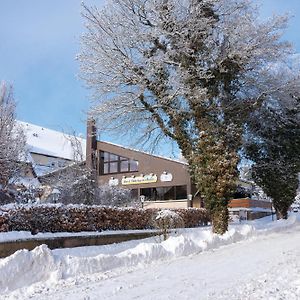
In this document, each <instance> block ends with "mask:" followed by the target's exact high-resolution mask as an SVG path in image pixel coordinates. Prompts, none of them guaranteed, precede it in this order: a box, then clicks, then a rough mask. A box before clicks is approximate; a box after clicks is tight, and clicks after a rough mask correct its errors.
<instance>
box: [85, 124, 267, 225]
mask: <svg viewBox="0 0 300 300" xmlns="http://www.w3.org/2000/svg"><path fill="white" fill-rule="evenodd" d="M96 136H97V135H96V127H95V124H94V121H92V120H91V121H88V127H87V139H86V145H87V150H86V164H87V166H88V167H89V168H91V169H93V170H94V172H95V173H96V174H95V175H96V178H97V182H98V185H104V184H108V185H110V186H117V187H121V188H127V189H130V190H131V191H132V196H133V197H135V198H137V199H142V200H144V207H148V208H154V207H155V208H187V207H198V208H199V207H203V206H204V203H203V201H201V198H200V196H199V195H197V190H196V188H195V187H194V185H193V184H192V182H191V177H190V174H189V172H188V164H187V163H186V162H183V161H178V160H173V159H169V158H165V157H160V156H156V155H152V154H148V153H145V152H141V151H137V150H134V149H130V148H126V147H123V146H120V145H116V144H112V143H108V142H103V141H97V138H96ZM240 185H241V186H245V185H249V184H248V183H247V184H246V183H245V182H242V181H241V182H240ZM247 188H248V189H249V186H247ZM141 196H142V197H141ZM236 198H237V199H233V200H231V201H230V202H229V211H230V212H231V214H234V215H240V217H241V218H242V219H253V218H256V217H262V216H264V215H267V214H270V213H271V204H270V202H266V201H261V200H253V199H251V195H249V197H246V196H245V198H242V199H241V197H240V195H238V194H237V195H236Z"/></svg>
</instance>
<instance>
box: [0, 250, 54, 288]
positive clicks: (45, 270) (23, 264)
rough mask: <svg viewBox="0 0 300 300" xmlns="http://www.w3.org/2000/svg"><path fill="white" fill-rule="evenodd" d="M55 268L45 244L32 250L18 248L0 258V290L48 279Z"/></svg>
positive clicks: (52, 258)
mask: <svg viewBox="0 0 300 300" xmlns="http://www.w3.org/2000/svg"><path fill="white" fill-rule="evenodd" d="M56 269H57V265H56V263H55V260H54V257H53V254H52V252H51V250H50V249H49V248H48V247H47V246H46V245H41V246H39V247H37V248H35V249H34V250H32V251H28V250H20V251H17V252H16V253H14V254H13V255H11V256H9V257H7V258H5V259H2V260H0V270H1V271H0V274H1V276H0V291H1V292H2V293H5V292H7V291H11V290H14V289H17V288H20V287H23V286H28V285H31V284H32V283H35V282H38V281H44V280H48V279H49V278H50V276H51V274H52V272H55V271H56Z"/></svg>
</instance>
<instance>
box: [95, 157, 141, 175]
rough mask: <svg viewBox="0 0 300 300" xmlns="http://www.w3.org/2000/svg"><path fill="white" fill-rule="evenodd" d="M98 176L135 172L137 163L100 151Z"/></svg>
mask: <svg viewBox="0 0 300 300" xmlns="http://www.w3.org/2000/svg"><path fill="white" fill-rule="evenodd" d="M99 167H100V168H99V170H100V175H104V174H114V173H126V172H137V171H138V161H136V160H132V159H129V158H126V157H123V156H119V155H116V154H113V153H109V152H104V151H100V166H99Z"/></svg>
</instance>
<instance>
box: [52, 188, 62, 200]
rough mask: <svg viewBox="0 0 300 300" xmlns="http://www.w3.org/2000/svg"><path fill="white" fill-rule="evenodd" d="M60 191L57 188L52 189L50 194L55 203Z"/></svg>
mask: <svg viewBox="0 0 300 300" xmlns="http://www.w3.org/2000/svg"><path fill="white" fill-rule="evenodd" d="M60 194H61V192H60V191H59V190H58V189H53V191H52V193H51V195H52V200H53V202H54V203H57V201H58V200H59V197H60Z"/></svg>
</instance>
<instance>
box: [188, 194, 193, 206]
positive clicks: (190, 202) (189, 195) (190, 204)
mask: <svg viewBox="0 0 300 300" xmlns="http://www.w3.org/2000/svg"><path fill="white" fill-rule="evenodd" d="M187 199H188V207H192V200H193V195H192V194H188V195H187Z"/></svg>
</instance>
